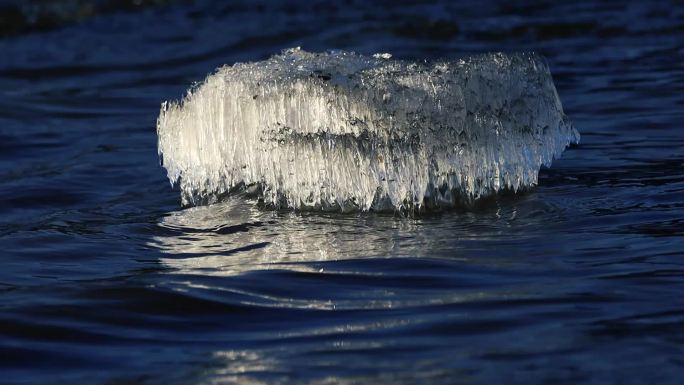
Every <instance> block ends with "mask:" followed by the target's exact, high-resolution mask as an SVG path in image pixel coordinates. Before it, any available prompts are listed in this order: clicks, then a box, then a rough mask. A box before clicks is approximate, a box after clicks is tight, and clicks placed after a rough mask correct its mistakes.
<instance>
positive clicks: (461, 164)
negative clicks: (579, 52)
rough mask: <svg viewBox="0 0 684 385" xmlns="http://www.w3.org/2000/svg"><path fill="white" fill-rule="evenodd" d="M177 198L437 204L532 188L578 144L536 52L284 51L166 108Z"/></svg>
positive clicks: (273, 203) (348, 206)
mask: <svg viewBox="0 0 684 385" xmlns="http://www.w3.org/2000/svg"><path fill="white" fill-rule="evenodd" d="M157 133H158V136H159V154H160V156H161V158H162V165H163V166H164V167H165V168H166V170H167V171H168V176H169V179H170V180H171V182H172V183H173V184H179V185H180V190H181V198H182V202H183V204H184V205H197V204H204V203H211V202H213V201H216V200H217V199H219V198H220V197H221V196H223V195H225V194H228V193H231V192H235V191H240V190H242V189H249V190H251V191H253V192H255V193H256V194H257V195H258V197H259V199H260V200H262V201H263V203H264V204H265V205H266V206H269V207H291V208H296V209H322V210H343V211H345V210H362V211H365V210H394V209H402V208H411V209H415V208H419V209H422V208H428V209H429V208H441V207H450V206H453V205H454V204H457V203H458V202H462V201H472V200H474V199H477V198H480V197H483V196H486V195H489V194H493V193H495V192H497V191H499V190H502V189H510V190H514V191H517V190H519V189H521V188H525V187H528V186H532V185H535V184H536V183H537V176H538V173H539V169H540V167H541V166H542V165H546V166H549V165H550V164H551V161H552V160H553V159H554V158H556V157H558V156H560V154H561V153H562V152H563V150H564V149H565V148H566V147H567V146H568V145H569V144H570V143H573V142H577V141H578V140H579V134H578V132H577V130H575V128H574V127H573V126H572V124H571V123H570V121H569V120H568V119H567V117H566V116H565V114H564V113H563V109H562V106H561V103H560V100H559V98H558V95H557V93H556V89H555V87H554V84H553V81H552V79H551V74H550V72H549V68H548V66H547V64H546V63H545V61H544V60H543V59H542V58H541V57H540V56H538V55H535V54H514V55H506V54H503V53H492V54H485V55H480V56H474V57H470V58H466V59H460V60H441V61H436V62H432V63H431V62H410V61H402V60H393V59H391V57H390V55H388V54H377V55H374V56H372V57H368V56H362V55H358V54H355V53H351V52H329V53H310V52H306V51H303V50H300V49H298V48H297V49H289V50H286V51H283V52H282V53H281V54H279V55H275V56H273V57H271V58H270V59H268V60H265V61H260V62H253V63H237V64H235V65H232V66H225V67H222V68H219V69H218V70H217V71H216V72H215V73H213V74H211V75H209V76H208V77H207V78H206V80H205V81H204V82H203V83H202V84H200V85H198V86H195V87H193V88H191V89H190V90H189V91H188V93H187V95H186V96H185V97H184V98H183V100H182V101H180V102H175V101H174V102H166V103H163V104H162V108H161V112H160V115H159V119H158V121H157Z"/></svg>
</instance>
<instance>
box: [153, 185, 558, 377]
mask: <svg viewBox="0 0 684 385" xmlns="http://www.w3.org/2000/svg"><path fill="white" fill-rule="evenodd" d="M519 205H522V203H520V204H517V203H516V204H510V205H508V206H504V207H501V208H496V207H494V208H492V210H486V211H485V212H483V213H479V214H473V213H469V212H468V213H462V214H455V213H451V214H448V215H447V214H445V215H444V216H442V217H435V218H423V219H406V218H403V219H402V218H397V217H392V216H388V215H385V216H383V215H377V214H373V215H341V214H331V215H326V214H322V213H317V214H313V213H309V214H307V213H292V212H271V211H263V210H259V209H257V208H255V205H254V204H253V202H249V201H246V200H244V199H241V198H239V197H235V198H230V199H228V200H226V201H224V202H222V203H219V204H215V205H211V206H204V207H195V208H190V209H186V210H181V211H177V212H174V213H171V214H170V215H168V216H167V217H165V218H164V219H163V220H162V222H161V223H160V224H159V226H160V229H159V235H158V236H157V237H155V239H154V241H153V246H154V247H155V248H157V249H158V250H160V251H162V253H164V254H165V257H163V258H161V263H162V264H163V265H165V266H167V267H170V269H169V270H168V271H167V273H168V274H169V275H168V276H166V277H165V279H164V282H163V285H164V286H165V287H166V288H170V289H172V290H178V291H180V292H183V293H186V294H187V295H191V296H196V297H198V298H208V299H209V300H211V301H216V302H219V303H226V304H229V305H235V306H237V307H238V308H239V309H243V310H245V311H244V314H241V313H242V312H241V311H237V312H236V314H234V315H233V314H231V315H229V316H228V318H227V319H226V322H227V325H226V328H227V329H230V327H231V326H230V325H233V323H237V324H239V332H238V333H237V334H233V333H230V332H229V335H230V338H234V336H238V337H235V338H238V340H240V341H241V338H242V336H244V338H245V339H246V340H249V341H252V342H253V344H246V345H244V346H243V344H242V343H241V342H238V343H237V344H235V345H233V344H232V343H230V344H226V345H227V346H220V347H217V349H216V350H215V351H214V352H213V353H212V365H211V366H209V367H206V368H204V369H203V375H206V379H205V381H203V383H209V384H266V383H291V382H292V381H293V376H294V377H295V378H296V380H297V381H296V383H306V384H345V383H348V384H354V383H373V384H401V383H431V382H439V379H443V378H455V377H456V376H459V375H460V374H459V372H458V369H455V368H452V369H448V368H451V360H452V359H453V357H449V356H430V359H429V360H425V361H421V360H420V357H418V359H417V360H415V361H412V362H411V365H409V366H407V367H405V368H402V370H400V371H398V370H397V368H396V365H395V361H393V360H391V359H389V360H379V359H375V358H376V357H377V354H378V352H379V351H392V350H394V349H397V350H398V351H402V350H404V351H405V350H406V349H415V348H416V346H417V344H418V345H420V344H425V345H424V346H419V348H424V349H432V348H434V346H433V345H434V343H435V341H434V339H429V338H428V339H426V340H421V339H415V338H412V337H411V335H412V333H415V332H416V331H420V330H430V329H431V328H433V327H436V328H443V327H449V325H450V324H451V323H453V324H455V325H465V326H466V327H471V324H477V323H478V322H479V321H480V320H479V319H471V318H470V315H469V314H468V312H467V311H463V309H467V307H468V306H469V305H470V304H475V305H477V304H478V303H482V301H500V300H502V299H505V300H516V299H525V298H536V297H538V296H539V295H540V293H544V295H547V293H553V290H554V288H557V287H562V286H559V285H558V281H557V279H555V278H554V277H553V276H550V278H549V280H548V283H547V284H546V285H543V286H541V287H539V286H538V285H537V283H539V282H543V281H544V280H543V279H540V278H539V277H538V276H537V277H536V279H535V280H534V281H533V280H530V279H529V277H527V276H526V274H527V273H529V274H539V272H538V271H537V272H535V271H534V265H533V264H531V263H530V262H531V260H530V258H528V257H529V256H532V257H531V258H534V257H533V255H534V252H535V250H537V249H539V248H543V245H544V244H543V242H541V241H539V240H531V241H530V242H525V244H529V245H530V249H529V250H530V251H531V252H530V253H525V254H524V255H520V254H510V253H506V252H504V251H502V252H500V253H494V254H492V252H491V250H496V249H497V248H498V249H501V250H505V249H506V247H505V246H504V245H505V244H506V242H518V243H520V242H522V241H524V240H525V236H526V234H527V233H529V232H530V227H528V226H522V227H521V228H520V229H518V230H516V229H515V228H511V223H512V222H514V221H516V220H518V219H520V220H522V221H523V222H524V223H525V224H527V225H529V224H530V223H534V222H533V221H534V220H535V219H534V218H537V217H538V216H539V211H538V210H532V207H527V208H524V209H523V210H519V208H518V206H519ZM532 205H533V206H534V207H536V208H538V207H537V206H536V205H535V204H534V202H532ZM527 216H530V217H529V218H528V217H527ZM541 217H542V218H545V219H548V217H547V216H541ZM536 220H537V221H539V218H537V219H536ZM545 225H548V224H546V223H541V222H540V223H539V224H538V226H545ZM473 239H476V241H475V242H472V240H473ZM485 242H489V244H488V245H487V246H483V245H484V243H485ZM497 246H498V247H497ZM519 247H520V246H519ZM482 253H486V255H482ZM546 254H548V253H546ZM545 259H546V257H545ZM521 266H522V267H521ZM539 266H542V267H543V266H544V265H543V264H539ZM510 269H515V271H514V274H513V273H511V271H510ZM532 282H535V283H532ZM535 285H537V286H535ZM462 306H465V307H462ZM491 309H493V310H492V312H491V313H488V314H484V315H482V317H483V318H482V320H483V321H484V322H488V323H489V325H494V326H492V327H494V328H496V327H497V326H496V325H499V323H498V322H499V320H500V317H504V319H505V318H506V317H507V316H506V315H502V314H500V313H499V312H498V311H496V307H495V306H494V307H491ZM252 312H254V313H252ZM504 313H505V312H504ZM254 320H259V322H256V323H255V324H251V323H252V322H254ZM261 320H263V321H264V322H265V324H261V323H260V321H261ZM500 324H501V325H502V326H501V330H506V329H505V328H506V325H507V324H506V322H501V323H500ZM506 337H510V335H508V336H506ZM495 338H496V339H497V344H498V343H499V342H498V340H499V337H498V336H496V337H495ZM540 341H543V339H540ZM440 343H444V344H447V343H449V341H448V340H446V341H440ZM505 343H507V344H508V345H507V346H509V347H510V348H511V349H515V348H517V346H518V344H529V342H525V341H523V342H520V341H518V340H516V339H515V338H507V339H506V342H505ZM540 344H542V342H540ZM280 347H283V348H280ZM350 351H352V352H354V356H355V357H358V358H357V361H355V362H354V363H353V364H354V366H355V367H357V368H359V369H360V370H359V373H372V374H370V375H366V376H364V375H363V374H350V373H348V372H346V371H345V370H344V368H343V365H347V364H349V363H348V357H349V353H348V352H350ZM342 363H343V364H342ZM325 365H337V366H335V368H334V369H333V370H331V371H328V372H327V373H328V374H327V376H326V377H324V378H319V377H316V373H317V368H320V367H321V366H325ZM445 368H447V369H445ZM301 373H307V375H310V377H306V376H304V377H303V378H302V377H301Z"/></svg>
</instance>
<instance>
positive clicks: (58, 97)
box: [0, 0, 684, 384]
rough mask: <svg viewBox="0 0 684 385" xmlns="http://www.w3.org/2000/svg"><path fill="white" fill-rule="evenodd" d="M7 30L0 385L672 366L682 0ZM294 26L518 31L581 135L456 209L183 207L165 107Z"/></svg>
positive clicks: (362, 34) (421, 37) (19, 16)
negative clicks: (508, 188) (408, 213)
mask: <svg viewBox="0 0 684 385" xmlns="http://www.w3.org/2000/svg"><path fill="white" fill-rule="evenodd" d="M511 3H515V5H512V4H511ZM566 3H567V4H566ZM0 35H1V36H2V37H0V93H1V94H0V263H1V265H0V266H1V268H0V374H1V375H2V377H1V379H0V382H2V383H3V384H74V383H77V384H98V383H107V384H176V383H177V384H194V383H227V384H230V383H236V384H262V383H293V384H303V383H312V384H355V383H363V384H451V383H464V384H466V383H475V384H480V383H508V384H537V383H539V384H542V383H548V384H565V383H578V384H579V383H581V384H609V383H616V384H636V383H660V384H679V383H681V381H682V378H683V377H684V295H683V294H684V242H683V239H682V237H683V236H684V125H683V124H682V121H683V120H684V44H683V42H684V6H683V5H682V3H681V2H678V1H655V2H650V1H649V2H647V1H624V2H623V1H621V2H617V1H616V2H597V1H592V2H560V1H530V2H524V1H523V2H509V1H500V2H489V1H473V2H470V1H464V2H453V3H452V2H450V1H443V2H435V3H429V4H428V3H422V2H417V1H386V2H374V3H372V4H371V2H365V1H337V2H330V1H321V2H313V3H306V4H304V3H301V4H294V5H292V4H285V3H280V2H276V1H273V2H271V1H255V2H252V1H244V2H240V1H238V2H230V3H227V2H226V3H223V2H215V3H211V2H203V1H198V2H165V1H139V2H137V1H128V2H113V1H85V0H81V1H78V0H75V1H60V2H19V1H14V2H12V1H10V2H3V3H2V7H0ZM293 46H302V48H304V49H306V50H310V51H318V50H328V49H333V48H336V49H347V50H354V51H357V52H361V53H366V54H371V53H374V52H391V53H392V54H393V55H394V56H395V57H399V58H408V59H423V58H436V57H451V58H457V57H462V56H466V55H469V54H472V53H477V52H487V51H506V52H510V51H532V50H533V51H537V52H540V53H541V54H543V55H545V56H546V57H547V58H548V60H549V63H550V66H551V70H552V73H553V76H554V79H555V82H556V86H557V88H558V91H559V94H560V96H561V99H562V101H563V104H564V107H565V110H566V113H567V114H568V115H569V116H570V118H571V119H573V121H574V122H575V124H576V126H577V127H578V129H579V130H580V132H581V134H582V140H581V143H580V144H579V145H577V146H574V147H573V148H571V149H570V150H569V151H568V152H566V153H565V155H564V156H563V159H561V160H559V161H556V162H555V163H554V165H553V167H552V168H551V169H549V170H546V169H545V170H542V172H541V174H540V184H539V186H538V187H537V188H535V189H533V190H532V191H530V192H528V193H525V194H522V195H518V196H514V197H511V196H507V197H500V198H497V199H492V200H488V201H487V202H483V203H482V204H480V205H479V206H478V207H475V208H474V209H472V210H469V211H454V212H448V213H443V214H441V215H436V216H430V217H424V218H416V219H403V218H400V217H397V216H392V215H358V214H357V215H339V214H316V213H302V214H298V213H292V212H267V211H260V210H258V209H256V208H255V207H254V205H253V204H252V203H251V202H246V201H244V200H242V199H239V198H234V199H230V200H228V201H226V202H224V203H222V204H219V205H215V206H211V207H200V208H196V209H188V210H181V209H180V204H179V201H180V199H179V192H178V191H174V190H172V189H171V187H170V186H169V184H168V181H167V179H166V176H165V172H164V170H163V169H162V168H160V167H159V163H158V157H157V152H156V133H155V119H156V117H157V114H158V111H159V106H160V103H161V102H162V101H164V100H168V99H175V98H178V97H180V96H182V95H183V93H184V92H185V90H186V89H187V87H188V86H189V85H190V84H191V83H192V82H195V81H201V80H202V79H203V78H204V76H206V74H207V73H209V72H211V71H213V69H214V68H215V67H217V66H219V65H222V64H226V63H228V64H231V63H234V62H236V61H248V60H259V59H263V58H266V57H268V56H270V55H271V54H273V53H275V52H278V51H279V50H280V49H283V48H288V47H293Z"/></svg>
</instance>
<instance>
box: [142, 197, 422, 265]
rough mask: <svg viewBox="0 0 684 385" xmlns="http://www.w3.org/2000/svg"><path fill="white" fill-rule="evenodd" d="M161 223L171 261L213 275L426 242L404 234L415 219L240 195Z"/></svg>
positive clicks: (158, 240) (405, 251)
mask: <svg viewBox="0 0 684 385" xmlns="http://www.w3.org/2000/svg"><path fill="white" fill-rule="evenodd" d="M160 226H161V227H163V228H165V229H166V230H167V231H168V232H167V233H166V234H165V235H163V236H157V237H155V241H154V246H156V247H158V248H159V249H160V250H161V251H163V252H166V253H168V254H169V258H166V259H164V260H163V262H164V263H165V264H166V265H168V266H170V267H174V268H177V269H179V270H181V271H184V272H188V271H193V270H200V269H201V270H202V273H203V274H210V275H234V274H239V273H242V272H245V271H250V270H260V269H273V268H287V269H296V270H302V269H303V270H308V269H311V268H310V267H307V266H306V265H304V264H301V263H299V262H315V261H334V260H344V259H351V258H366V257H378V256H382V257H389V256H399V255H412V256H419V255H420V254H421V246H424V245H421V242H420V240H419V237H418V239H413V242H411V243H408V244H407V243H403V242H402V234H404V233H406V234H408V233H409V232H411V229H412V228H414V227H415V226H414V224H413V222H412V221H410V220H401V219H398V218H394V217H392V216H377V215H375V216H373V215H368V216H355V215H350V216H345V215H331V216H326V215H322V214H317V215H314V214H299V213H293V212H285V213H282V212H281V213H277V212H270V211H264V210H260V209H258V208H256V207H255V205H254V204H253V203H251V202H246V201H243V200H241V199H239V198H234V199H229V200H226V201H224V202H221V203H218V204H214V205H211V206H200V207H193V208H189V209H186V210H182V211H177V212H174V213H173V214H171V215H169V216H167V217H165V218H164V219H163V220H162V222H161V223H160ZM412 236H416V233H415V232H412ZM399 243H401V249H399V248H398V246H399V245H398V244H399ZM412 245H413V246H412Z"/></svg>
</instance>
